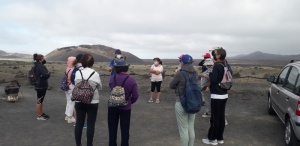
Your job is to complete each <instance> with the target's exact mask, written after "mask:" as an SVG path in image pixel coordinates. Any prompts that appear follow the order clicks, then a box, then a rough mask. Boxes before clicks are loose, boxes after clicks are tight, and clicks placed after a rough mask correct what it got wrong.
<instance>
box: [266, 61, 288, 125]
mask: <svg viewBox="0 0 300 146" xmlns="http://www.w3.org/2000/svg"><path fill="white" fill-rule="evenodd" d="M289 70H290V66H287V67H285V68H284V69H283V70H282V72H281V73H280V74H279V75H278V77H277V80H276V82H275V83H274V84H272V86H271V93H270V94H271V98H272V99H271V100H272V101H273V104H272V105H273V109H274V110H275V111H276V113H277V114H278V116H279V117H280V119H281V120H283V119H284V118H283V117H284V112H283V110H282V109H284V105H283V104H282V103H283V102H285V99H284V98H282V97H283V93H282V90H285V89H284V86H285V83H286V79H287V76H288V73H289Z"/></svg>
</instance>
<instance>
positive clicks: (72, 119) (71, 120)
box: [68, 117, 76, 123]
mask: <svg viewBox="0 0 300 146" xmlns="http://www.w3.org/2000/svg"><path fill="white" fill-rule="evenodd" d="M75 121H76V120H75V118H74V117H71V118H68V123H75Z"/></svg>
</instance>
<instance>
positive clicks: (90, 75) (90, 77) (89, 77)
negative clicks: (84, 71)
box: [86, 71, 95, 81]
mask: <svg viewBox="0 0 300 146" xmlns="http://www.w3.org/2000/svg"><path fill="white" fill-rule="evenodd" d="M94 73H95V71H93V73H91V75H90V76H89V78H88V79H87V80H86V81H88V80H89V79H90V78H91V77H92V76H93V75H94Z"/></svg>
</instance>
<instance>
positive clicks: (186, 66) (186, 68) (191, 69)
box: [181, 63, 196, 74]
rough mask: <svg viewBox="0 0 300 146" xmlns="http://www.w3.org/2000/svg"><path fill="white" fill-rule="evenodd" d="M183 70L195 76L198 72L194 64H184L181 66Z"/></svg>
mask: <svg viewBox="0 0 300 146" xmlns="http://www.w3.org/2000/svg"><path fill="white" fill-rule="evenodd" d="M181 70H184V71H186V72H188V73H191V74H193V73H194V72H196V71H195V68H194V66H193V64H191V63H189V64H183V65H182V66H181Z"/></svg>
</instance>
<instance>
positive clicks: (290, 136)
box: [285, 119, 300, 146]
mask: <svg viewBox="0 0 300 146" xmlns="http://www.w3.org/2000/svg"><path fill="white" fill-rule="evenodd" d="M285 144H286V145H287V146H299V145H300V141H299V140H298V139H297V137H296V135H295V133H294V129H293V127H292V125H291V121H290V119H287V120H286V122H285Z"/></svg>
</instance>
